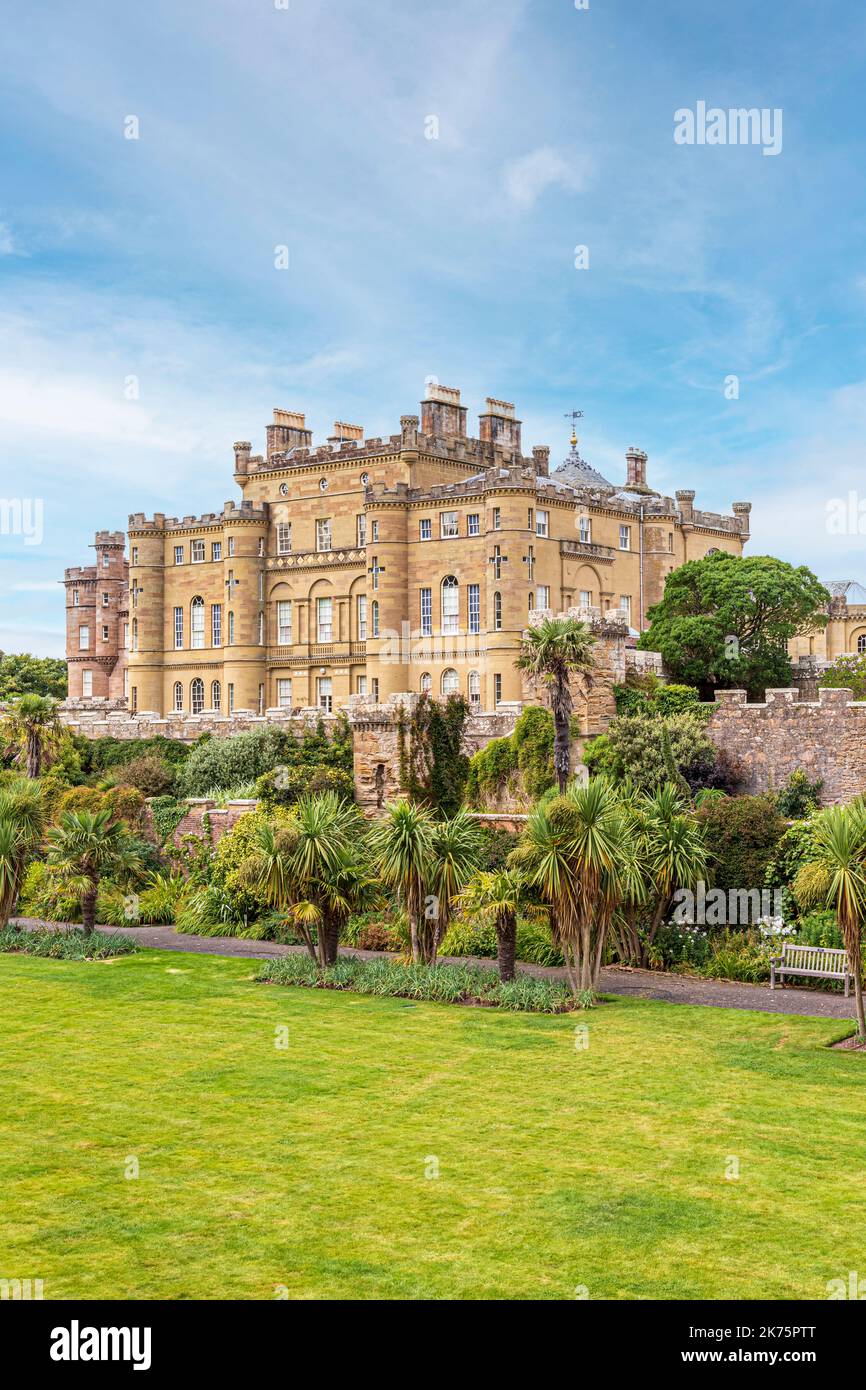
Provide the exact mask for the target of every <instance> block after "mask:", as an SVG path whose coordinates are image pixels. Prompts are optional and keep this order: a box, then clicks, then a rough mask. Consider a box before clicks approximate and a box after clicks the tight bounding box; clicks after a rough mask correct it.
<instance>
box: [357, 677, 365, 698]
mask: <svg viewBox="0 0 866 1390" xmlns="http://www.w3.org/2000/svg"><path fill="white" fill-rule="evenodd" d="M355 693H356V694H357V695H366V693H367V677H366V676H359V677H358V680H357V686H356V691H355Z"/></svg>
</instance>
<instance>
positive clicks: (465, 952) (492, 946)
mask: <svg viewBox="0 0 866 1390" xmlns="http://www.w3.org/2000/svg"><path fill="white" fill-rule="evenodd" d="M439 951H440V954H441V955H443V956H480V957H486V958H489V959H492V960H495V959H496V951H497V944H496V928H495V926H494V925H493V922H492V921H490V922H470V921H468V920H466V918H463V917H457V918H455V919H454V920H453V921H452V922H451V924H450V926H449V928H448V931H447V932H446V934H445V937H444V938H443V941H442V945H441V946H440V948H439ZM516 956H517V960H518V961H523V962H524V963H525V964H526V965H562V951H561V950H560V948H559V947H558V946H556V945H554V943H553V941H552V939H551V935H550V928H549V927H548V926H545V925H544V924H543V923H541V922H530V921H526V920H525V919H524V918H518V922H517V952H516Z"/></svg>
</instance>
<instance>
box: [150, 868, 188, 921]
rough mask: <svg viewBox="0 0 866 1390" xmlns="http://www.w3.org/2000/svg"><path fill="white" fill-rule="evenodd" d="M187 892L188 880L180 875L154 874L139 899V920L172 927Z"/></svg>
mask: <svg viewBox="0 0 866 1390" xmlns="http://www.w3.org/2000/svg"><path fill="white" fill-rule="evenodd" d="M186 890H187V882H186V879H185V878H182V877H181V875H180V874H152V875H151V877H150V880H149V882H148V885H147V887H146V888H145V889H144V891H143V892H142V893H140V894H139V897H138V920H139V921H140V922H157V923H162V924H164V925H170V924H171V923H172V922H173V921H174V919H175V916H176V914H177V910H178V907H179V906H180V902H181V899H182V897H183V895H184V893H185V892H186Z"/></svg>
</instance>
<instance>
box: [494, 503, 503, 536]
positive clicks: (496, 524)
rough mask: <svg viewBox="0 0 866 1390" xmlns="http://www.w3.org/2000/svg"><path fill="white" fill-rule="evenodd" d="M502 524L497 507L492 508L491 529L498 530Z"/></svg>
mask: <svg viewBox="0 0 866 1390" xmlns="http://www.w3.org/2000/svg"><path fill="white" fill-rule="evenodd" d="M501 525H502V514H501V513H500V510H499V508H498V507H494V508H493V529H494V531H498V530H499V529H500V527H501Z"/></svg>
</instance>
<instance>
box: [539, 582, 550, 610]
mask: <svg viewBox="0 0 866 1390" xmlns="http://www.w3.org/2000/svg"><path fill="white" fill-rule="evenodd" d="M535 606H536V608H549V607H550V585H549V584H539V585H538V588H537V589H536V590H535Z"/></svg>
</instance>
